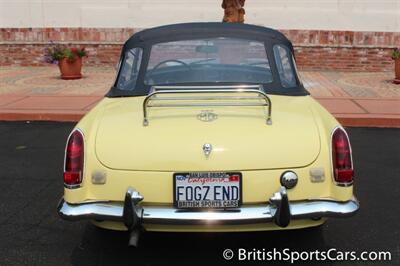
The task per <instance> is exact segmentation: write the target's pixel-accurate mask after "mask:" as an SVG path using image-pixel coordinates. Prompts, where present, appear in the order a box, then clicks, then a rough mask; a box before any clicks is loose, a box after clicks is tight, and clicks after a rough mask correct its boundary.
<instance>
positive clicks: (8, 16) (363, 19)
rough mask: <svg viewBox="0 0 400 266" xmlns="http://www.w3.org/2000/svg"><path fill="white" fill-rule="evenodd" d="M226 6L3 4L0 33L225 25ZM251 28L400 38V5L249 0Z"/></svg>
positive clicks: (182, 1) (118, 0) (210, 0)
mask: <svg viewBox="0 0 400 266" xmlns="http://www.w3.org/2000/svg"><path fill="white" fill-rule="evenodd" d="M221 2H222V1H221V0H169V1H168V0H125V1H123V0H115V1H112V0H109V1H106V0H53V1H50V0H0V27H2V28H10V27H135V28H147V27H152V26H156V25H162V24H171V23H177V22H188V21H220V20H221V18H222V12H223V11H222V9H221V7H220V4H221ZM246 12H247V15H246V22H247V23H252V24H259V25H265V26H269V27H273V28H279V29H322V30H352V31H394V32H400V0H375V1H373V0H247V1H246Z"/></svg>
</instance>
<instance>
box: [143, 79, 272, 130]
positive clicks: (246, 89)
mask: <svg viewBox="0 0 400 266" xmlns="http://www.w3.org/2000/svg"><path fill="white" fill-rule="evenodd" d="M177 93H256V94H257V95H258V96H261V97H262V99H264V100H265V104H256V103H252V104H250V103H242V104H239V103H236V104H235V103H230V104H228V103H225V104H224V103H211V104H149V102H150V100H152V99H154V98H156V96H157V95H159V94H177ZM156 99H157V100H242V99H247V100H250V99H260V98H259V97H229V96H215V97H207V96H204V97H198V98H194V97H180V98H178V97H174V98H172V97H169V98H165V99H164V98H156ZM190 106H202V107H203V106H268V115H267V119H266V123H267V125H271V124H272V119H271V112H272V103H271V99H270V98H269V97H268V95H267V94H266V93H265V92H263V90H262V86H261V85H238V86H153V87H152V88H151V90H150V93H149V95H147V96H146V98H145V99H144V101H143V126H148V124H149V118H148V108H151V107H190Z"/></svg>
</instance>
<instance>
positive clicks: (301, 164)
mask: <svg viewBox="0 0 400 266" xmlns="http://www.w3.org/2000/svg"><path fill="white" fill-rule="evenodd" d="M270 97H271V100H272V121H273V124H272V125H266V123H265V118H266V116H265V113H266V110H265V109H264V107H218V108H217V107H213V108H193V107H190V108H152V109H150V111H149V125H148V126H147V127H144V126H143V124H142V121H143V120H142V119H143V112H142V104H143V99H144V97H127V98H105V99H104V100H102V101H101V102H100V103H99V104H98V105H97V106H96V107H95V108H94V109H93V110H92V111H91V112H90V113H89V114H87V115H86V116H85V117H84V118H83V119H82V120H81V121H80V122H79V124H78V125H77V126H76V127H77V128H79V129H80V130H81V131H82V132H83V133H84V138H85V139H84V141H85V143H84V144H85V165H84V173H83V174H84V178H83V183H82V186H81V187H80V188H76V189H67V188H66V189H65V190H64V199H65V200H66V201H67V202H68V203H75V204H77V203H82V202H86V201H93V200H94V201H97V200H106V201H123V199H124V195H125V192H126V189H127V188H128V187H129V186H131V187H133V188H135V189H136V190H137V191H139V192H140V193H141V194H142V195H143V196H144V201H143V205H144V206H145V205H172V202H173V179H172V176H173V173H175V172H185V171H240V172H241V173H242V176H243V181H242V182H243V183H242V191H243V204H244V205H246V204H254V203H267V201H268V199H269V198H270V197H271V196H272V194H273V193H274V192H276V191H278V190H279V188H280V181H279V179H280V176H281V174H282V173H283V172H284V171H286V170H292V171H294V172H296V173H297V175H298V176H299V181H298V184H297V186H296V187H295V188H293V189H289V190H288V197H289V200H290V201H301V200H309V199H332V200H336V201H348V200H350V199H351V198H352V196H353V187H352V186H350V187H340V186H337V185H336V184H335V183H334V182H333V177H332V169H331V168H332V166H331V133H332V131H333V129H334V128H335V127H337V126H340V125H339V124H338V122H337V121H336V120H335V119H334V118H333V117H332V115H330V114H329V113H328V112H327V111H326V110H325V109H324V108H323V107H321V106H320V105H319V104H318V103H317V102H316V101H315V100H314V99H312V98H311V97H310V96H298V97H294V96H275V95H271V96H270ZM202 110H212V112H214V113H215V114H217V115H218V119H216V120H215V121H212V122H203V121H200V120H199V119H197V115H198V114H199V113H200V112H201V111H202ZM207 142H209V143H212V145H213V148H214V149H213V152H212V154H211V155H210V157H209V158H206V156H204V153H203V150H202V145H203V144H204V143H207ZM312 168H322V169H323V170H324V174H325V178H324V181H323V182H320V183H313V182H312V181H311V179H310V169H312ZM95 172H101V173H105V174H106V183H105V184H103V185H98V184H92V181H91V180H92V179H91V177H92V175H93V174H94V173H95ZM322 222H323V220H321V221H312V220H301V221H293V222H291V224H290V226H289V229H290V228H303V227H309V226H316V225H319V224H321V223H322ZM97 225H99V226H101V227H105V228H109V229H115V230H124V229H125V227H124V226H123V225H121V224H116V223H111V222H103V223H100V224H99V223H97ZM145 227H146V229H148V230H150V231H151V230H153V231H259V230H279V229H281V228H279V227H277V226H275V225H273V224H264V225H240V226H211V227H205V226H172V225H171V226H161V225H145Z"/></svg>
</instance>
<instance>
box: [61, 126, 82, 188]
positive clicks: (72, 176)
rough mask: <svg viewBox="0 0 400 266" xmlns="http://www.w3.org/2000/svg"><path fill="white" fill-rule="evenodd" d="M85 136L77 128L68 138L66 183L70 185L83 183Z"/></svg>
mask: <svg viewBox="0 0 400 266" xmlns="http://www.w3.org/2000/svg"><path fill="white" fill-rule="evenodd" d="M83 148H84V147H83V136H82V133H81V132H80V131H78V130H75V131H74V132H73V133H72V134H71V136H70V137H69V139H68V143H67V149H66V153H65V169H64V184H65V185H68V186H73V185H79V184H80V183H82V171H83V157H84V154H83Z"/></svg>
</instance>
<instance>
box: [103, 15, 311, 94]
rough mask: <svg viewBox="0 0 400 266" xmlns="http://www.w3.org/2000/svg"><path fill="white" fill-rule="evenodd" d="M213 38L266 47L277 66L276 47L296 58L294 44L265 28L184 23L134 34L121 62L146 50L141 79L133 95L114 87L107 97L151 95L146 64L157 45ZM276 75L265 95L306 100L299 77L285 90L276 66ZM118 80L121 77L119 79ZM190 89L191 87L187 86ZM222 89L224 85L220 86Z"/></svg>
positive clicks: (274, 70)
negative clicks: (134, 51) (135, 51)
mask: <svg viewBox="0 0 400 266" xmlns="http://www.w3.org/2000/svg"><path fill="white" fill-rule="evenodd" d="M213 37H230V38H240V39H248V40H254V41H260V42H263V43H264V44H265V47H266V50H267V55H268V58H270V59H271V61H273V62H274V59H273V52H272V47H273V46H274V45H275V44H283V45H285V46H286V47H288V48H289V49H290V51H291V52H292V54H294V50H293V45H292V43H291V42H290V41H289V40H288V39H287V38H286V36H285V35H283V34H282V33H281V32H279V31H277V30H274V29H271V28H266V27H262V26H256V25H250V24H241V23H223V22H196V23H182V24H173V25H166V26H160V27H155V28H150V29H146V30H142V31H140V32H138V33H135V34H133V35H132V36H131V37H130V38H129V39H128V40H127V41H126V42H125V44H124V46H123V48H122V52H121V60H123V57H124V55H125V53H126V52H127V51H128V50H130V49H132V48H135V47H141V48H143V57H142V64H141V67H140V68H141V69H140V70H139V77H138V80H137V83H136V89H135V90H133V91H123V90H119V89H118V88H117V86H116V84H114V86H113V87H111V90H110V91H109V92H108V94H107V95H106V96H108V97H123V96H144V95H147V94H148V93H149V91H150V86H148V85H146V84H144V74H145V72H146V69H145V67H147V62H148V60H149V55H150V51H151V47H152V46H153V45H154V44H157V43H163V42H172V41H180V40H195V39H205V38H213ZM271 70H272V74H273V79H274V82H273V83H269V84H268V86H267V85H264V90H265V92H266V93H270V94H278V95H290V96H303V95H308V94H309V93H308V92H307V90H306V89H305V88H304V87H303V85H302V83H301V82H300V80H299V78H298V76H297V73H295V75H296V79H297V86H296V87H292V88H289V89H287V88H283V87H282V85H281V83H280V81H279V74H278V73H277V70H276V66H275V65H274V64H272V65H271ZM118 75H119V74H118ZM117 80H118V76H117ZM188 85H189V84H188ZM219 85H223V84H219Z"/></svg>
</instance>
